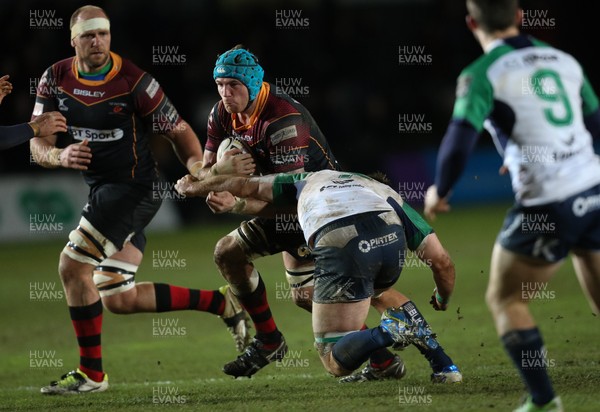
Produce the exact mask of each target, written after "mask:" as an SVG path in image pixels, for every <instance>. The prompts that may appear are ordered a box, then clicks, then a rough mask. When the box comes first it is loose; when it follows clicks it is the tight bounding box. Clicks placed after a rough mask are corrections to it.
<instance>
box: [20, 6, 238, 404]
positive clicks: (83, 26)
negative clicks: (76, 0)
mask: <svg viewBox="0 0 600 412" xmlns="http://www.w3.org/2000/svg"><path fill="white" fill-rule="evenodd" d="M70 28H71V45H72V46H73V47H74V48H75V57H72V58H68V59H65V60H62V61H59V62H57V63H55V64H53V65H52V66H51V67H50V68H49V69H48V70H46V72H45V73H44V75H43V76H42V78H41V80H40V82H39V86H38V95H37V98H36V103H35V107H34V110H33V118H34V119H35V118H37V117H38V116H40V115H42V114H43V113H44V112H48V111H52V110H59V111H60V112H61V113H63V115H64V116H65V117H66V119H67V123H68V124H69V128H68V135H67V136H56V135H53V136H50V137H47V138H34V139H32V140H31V152H32V155H33V156H34V159H35V161H36V162H37V163H38V164H40V165H42V166H44V167H48V168H56V167H64V168H71V169H76V170H80V171H82V174H83V177H84V178H85V181H86V183H87V184H88V185H89V187H90V192H89V196H88V203H87V204H86V205H85V207H84V208H83V211H82V217H81V220H80V222H79V226H78V227H77V228H76V229H75V230H73V231H71V233H70V234H69V241H68V243H67V245H66V246H65V248H64V249H63V251H62V253H61V255H60V262H59V273H60V278H61V281H62V284H63V287H64V289H65V292H66V299H67V304H68V306H69V313H70V316H71V319H72V322H73V327H74V329H75V335H76V337H77V342H78V345H79V350H80V363H79V367H78V368H77V369H76V370H74V371H71V372H69V373H68V374H66V375H64V376H63V377H61V378H60V379H59V380H58V381H56V382H53V383H52V384H51V385H49V386H46V387H43V388H42V389H41V391H42V393H45V394H65V393H84V392H100V391H104V390H106V389H107V387H108V377H107V375H106V374H105V373H104V370H103V367H102V350H101V349H102V346H101V331H102V311H103V305H104V307H106V308H107V309H108V310H110V311H111V312H115V313H120V314H129V313H138V312H166V311H174V310H188V309H190V310H199V311H206V312H210V313H214V314H216V315H220V316H221V317H223V318H224V319H225V318H230V320H233V321H235V322H237V323H236V324H235V325H232V324H231V323H230V324H229V325H230V326H231V327H234V326H235V327H239V328H243V329H245V319H244V318H243V314H244V311H243V309H242V308H241V307H239V305H238V304H237V303H236V301H235V299H234V297H233V295H231V292H230V291H229V289H228V288H227V287H225V288H222V289H220V290H196V289H188V288H183V287H177V286H172V285H168V284H163V283H150V282H143V283H137V284H136V282H135V274H136V271H137V269H138V267H139V265H140V263H141V261H142V257H143V252H144V246H145V244H146V238H145V235H144V228H145V227H146V226H147V225H148V223H150V221H151V220H152V218H153V216H154V215H155V214H156V212H157V211H158V209H159V207H160V201H157V200H156V196H154V195H155V191H156V189H155V187H157V186H160V185H156V182H158V181H159V175H158V171H157V169H156V163H155V161H154V159H153V157H152V154H151V152H150V149H149V139H150V137H151V136H152V135H153V134H155V133H159V134H164V135H165V136H166V137H167V138H168V139H169V140H170V141H171V142H172V143H173V147H174V150H175V152H176V153H177V155H178V157H179V159H180V160H181V162H182V163H183V164H184V165H185V166H186V167H187V168H188V170H190V171H191V172H193V171H194V167H192V166H193V165H194V164H197V163H198V162H200V161H201V160H202V148H201V145H200V142H199V140H198V138H197V136H196V134H195V133H194V131H193V130H192V128H191V127H190V125H189V124H187V123H186V122H185V121H184V120H183V119H182V118H181V116H180V115H179V114H178V112H177V110H176V108H175V107H174V106H173V104H172V103H171V102H170V101H169V99H168V98H167V96H166V95H165V94H164V92H163V90H162V88H161V87H160V85H159V83H158V82H157V81H156V80H155V79H154V78H153V77H152V76H151V75H149V74H148V73H146V72H144V71H142V70H141V69H139V68H138V67H137V66H135V65H134V64H133V63H131V62H130V61H128V60H126V59H123V58H121V56H119V55H118V54H116V53H113V52H111V51H110V41H111V33H110V21H109V20H108V17H107V15H106V13H105V12H104V10H102V9H101V8H99V7H96V6H84V7H81V8H79V9H77V10H76V11H75V12H74V13H73V15H72V17H71V21H70ZM46 84H51V85H53V86H56V87H51V88H49V87H45V85H46ZM49 90H58V92H57V94H56V95H53V94H50V93H49ZM59 138H60V139H63V138H65V139H68V140H69V141H73V140H74V141H75V143H71V144H69V145H67V146H66V147H64V148H60V147H57V146H56V144H57V142H58V139H59ZM59 146H60V144H59ZM159 198H161V199H162V197H160V196H159ZM226 323H227V322H226ZM240 336H245V335H244V334H238V337H240Z"/></svg>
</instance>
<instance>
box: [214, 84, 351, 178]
mask: <svg viewBox="0 0 600 412" xmlns="http://www.w3.org/2000/svg"><path fill="white" fill-rule="evenodd" d="M274 90H275V87H274V86H272V85H271V84H269V83H263V85H262V87H261V89H260V93H259V94H258V96H257V98H256V99H257V106H256V109H255V111H254V113H253V114H252V117H251V122H250V125H248V126H244V125H239V124H238V121H237V117H236V115H232V114H230V113H227V111H226V110H225V106H224V105H223V102H222V101H220V100H219V102H217V104H215V105H214V107H213V109H212V111H211V112H210V116H209V117H208V127H207V133H208V138H207V141H206V145H205V150H210V151H211V152H215V153H216V152H217V149H218V148H219V144H220V143H221V141H223V139H225V138H226V137H235V138H237V139H240V140H243V141H245V142H246V143H248V145H249V146H250V147H251V148H252V149H253V151H254V157H255V159H256V161H257V163H258V165H257V168H258V169H259V171H260V172H262V173H264V174H267V173H283V172H289V171H292V170H296V169H300V168H304V170H306V171H307V172H313V171H317V170H322V169H335V170H337V169H339V166H338V163H337V161H336V160H335V157H334V156H333V153H332V151H331V149H330V147H329V144H328V142H327V140H326V139H325V136H324V135H323V133H322V132H321V130H320V129H319V126H318V125H317V123H316V122H315V120H314V119H313V117H312V115H311V114H310V113H309V111H308V110H307V109H306V108H305V107H304V106H302V105H301V104H300V103H298V102H297V101H295V100H294V99H292V98H291V97H289V96H288V95H286V94H283V93H277V94H276V93H275V92H274Z"/></svg>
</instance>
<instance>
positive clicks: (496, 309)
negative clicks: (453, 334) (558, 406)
mask: <svg viewBox="0 0 600 412" xmlns="http://www.w3.org/2000/svg"><path fill="white" fill-rule="evenodd" d="M559 266H560V263H548V262H543V261H540V260H533V259H531V258H528V257H524V256H520V255H517V254H515V253H513V252H510V251H508V250H507V249H505V248H503V247H502V246H500V245H499V244H496V245H494V250H493V252H492V261H491V271H490V280H489V284H488V289H487V293H486V301H487V304H488V307H489V309H490V311H491V312H492V316H493V318H494V322H495V325H496V330H497V332H498V335H499V336H500V338H501V340H502V343H503V345H504V348H505V349H506V351H507V352H508V354H509V356H510V357H511V359H512V360H513V363H514V364H515V366H516V367H517V369H518V370H519V372H520V373H521V377H522V378H523V380H524V382H525V383H526V384H527V387H528V390H529V393H530V395H531V398H532V401H533V402H534V403H535V404H537V405H544V404H547V403H548V402H551V401H552V400H553V399H554V397H555V396H554V391H553V389H552V384H551V382H550V379H549V377H548V374H547V372H546V368H545V367H544V365H545V362H546V359H545V358H546V354H545V350H544V344H543V341H542V336H541V334H540V332H539V330H538V328H537V327H536V324H535V321H534V319H533V316H532V315H531V312H530V311H529V306H528V303H529V302H528V301H527V300H526V299H523V298H524V297H526V296H524V295H523V290H524V289H525V288H526V289H527V290H531V289H532V288H540V290H541V289H542V288H543V287H544V285H545V284H546V283H547V282H548V281H549V280H550V279H551V278H552V276H553V275H554V273H556V271H557V269H558V268H559ZM529 364H530V365H532V367H527V365H529Z"/></svg>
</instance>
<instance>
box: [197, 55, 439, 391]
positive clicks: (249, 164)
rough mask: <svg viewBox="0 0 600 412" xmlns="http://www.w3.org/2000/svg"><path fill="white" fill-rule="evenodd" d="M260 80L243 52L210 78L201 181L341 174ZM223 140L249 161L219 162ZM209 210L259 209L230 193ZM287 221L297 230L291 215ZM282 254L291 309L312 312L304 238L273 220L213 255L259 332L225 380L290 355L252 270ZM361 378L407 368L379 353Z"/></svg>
mask: <svg viewBox="0 0 600 412" xmlns="http://www.w3.org/2000/svg"><path fill="white" fill-rule="evenodd" d="M263 75H264V71H263V69H262V67H261V66H260V64H259V63H258V59H257V58H256V56H254V55H253V54H252V53H250V52H249V51H248V50H246V49H244V48H243V47H242V46H241V45H238V46H236V47H234V48H233V49H231V50H229V51H227V52H225V53H223V54H222V55H221V56H219V58H218V59H217V62H216V65H215V69H214V71H213V77H214V79H215V82H216V84H217V89H218V92H219V95H220V97H221V100H220V101H219V102H217V103H216V104H215V106H214V107H213V109H212V111H211V113H210V116H209V120H208V139H207V142H206V145H205V151H204V159H203V169H201V170H200V171H199V172H198V175H199V176H205V175H207V174H212V175H219V174H227V173H232V171H233V169H234V166H233V165H235V169H236V170H240V169H241V170H242V171H243V173H253V172H256V171H258V172H259V173H277V172H292V171H295V172H302V171H305V170H306V171H315V170H322V169H338V168H339V166H338V163H337V161H336V159H335V157H334V155H333V153H332V151H331V149H330V147H329V144H328V142H327V140H326V139H325V136H324V135H323V133H322V132H321V130H320V129H319V127H318V125H317V124H316V122H315V120H314V119H313V117H312V115H311V114H310V113H309V111H308V110H307V109H306V108H305V107H304V106H302V105H301V104H300V103H298V102H297V101H295V100H294V99H292V98H290V97H289V96H288V95H286V94H285V93H281V92H279V91H278V90H277V88H276V87H275V86H273V85H271V84H269V83H267V82H263ZM228 137H233V138H235V139H238V140H240V141H242V142H244V145H245V147H246V148H247V149H248V150H249V151H250V152H251V154H250V153H245V154H244V153H240V152H241V151H240V150H232V151H229V152H226V153H225V155H224V156H223V158H222V159H219V161H217V160H218V159H217V152H218V148H219V145H220V143H221V142H222V141H223V140H224V139H225V138H228ZM207 203H208V205H209V206H210V208H211V209H212V210H213V211H215V212H218V213H223V212H234V213H239V214H247V215H254V214H256V213H255V212H256V210H258V209H261V208H262V206H263V205H264V204H263V202H258V201H256V200H252V199H241V198H234V197H233V196H232V195H231V194H229V193H211V194H210V195H209V196H208V198H207ZM286 218H288V219H291V220H292V221H293V222H297V218H296V216H295V214H292V215H290V216H286ZM289 226H292V227H295V225H293V224H292V225H289ZM280 252H281V253H282V256H283V262H284V266H285V269H286V278H287V280H288V282H289V283H290V286H291V290H292V298H293V299H294V302H295V303H296V304H297V305H298V306H301V307H303V308H305V309H307V310H309V311H310V310H311V296H312V287H313V286H312V285H313V272H314V262H313V258H312V256H310V253H309V251H308V249H307V247H306V244H305V241H304V239H303V236H302V232H301V230H296V229H292V230H280V229H278V223H277V219H274V218H263V217H258V218H254V219H252V220H250V221H245V222H242V223H241V225H240V226H239V228H237V229H236V230H234V231H232V232H231V233H229V234H228V235H227V236H225V237H223V238H222V239H221V240H220V241H219V242H218V243H217V245H216V247H215V261H216V263H217V266H218V267H219V270H220V272H221V274H222V275H223V276H224V277H225V279H226V280H227V281H228V282H229V284H230V285H231V289H232V291H233V292H234V294H236V295H237V296H238V298H239V300H240V302H241V304H242V305H243V306H244V307H245V309H246V310H247V311H248V313H249V315H250V317H251V318H252V319H253V321H254V324H255V328H256V332H257V334H256V336H255V339H254V341H253V342H252V345H250V346H249V347H248V348H247V350H246V352H245V353H243V354H242V355H241V356H240V357H238V359H236V360H234V361H232V362H230V363H228V364H226V365H225V367H224V372H225V373H227V374H229V375H233V376H251V375H253V374H254V373H256V372H257V371H258V370H259V369H261V368H262V367H264V366H266V365H267V364H268V363H270V362H273V361H276V360H278V359H280V358H282V357H283V356H284V355H285V353H286V351H287V346H286V343H285V340H284V338H283V335H282V334H281V332H280V331H279V330H278V328H277V326H276V324H275V321H274V319H273V316H272V314H271V311H270V308H269V304H268V301H267V297H266V293H265V285H264V283H263V281H262V279H261V277H260V275H259V273H258V271H257V270H256V268H255V267H254V264H253V261H254V260H255V259H256V258H258V257H260V256H266V255H272V254H276V253H280ZM389 293H390V295H392V294H395V293H398V292H396V291H391V292H389ZM386 295H387V293H386V294H385V295H384V296H383V297H381V298H380V299H374V306H375V307H377V309H378V310H380V311H383V310H384V309H385V308H386V307H387V306H389V305H386V303H385V300H386V298H387V296H386ZM392 298H393V297H392ZM425 356H428V355H425ZM428 359H429V358H428ZM366 373H367V374H366V375H365V376H363V377H362V378H361V379H363V380H365V379H383V378H401V377H402V376H403V375H404V364H403V362H402V360H401V359H400V357H399V356H395V355H394V354H393V353H391V352H390V351H388V350H387V349H384V350H381V351H377V352H376V353H374V354H373V356H372V357H371V360H370V363H369V365H368V367H367V369H366Z"/></svg>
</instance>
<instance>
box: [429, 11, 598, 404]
mask: <svg viewBox="0 0 600 412" xmlns="http://www.w3.org/2000/svg"><path fill="white" fill-rule="evenodd" d="M466 4H467V9H468V12H469V15H468V17H467V25H468V27H469V28H470V29H471V31H472V32H473V34H474V35H475V38H476V39H477V41H478V42H479V44H480V45H481V47H482V48H483V50H484V51H485V54H484V55H483V56H481V57H480V58H478V59H477V60H475V62H473V63H472V64H470V65H469V66H467V67H466V68H465V69H464V70H463V71H462V73H461V74H460V76H459V77H458V86H457V93H456V102H455V104H454V112H453V114H452V120H451V122H450V125H449V127H448V130H447V131H446V134H445V136H444V138H443V141H442V143H441V145H440V150H439V154H438V160H437V172H436V177H435V185H433V186H432V187H430V188H429V189H428V192H427V196H426V199H425V214H426V216H428V217H429V218H433V217H435V214H436V213H437V212H443V211H447V210H448V208H449V206H448V198H449V194H450V190H451V188H452V187H453V186H454V184H455V183H456V181H457V180H458V178H459V176H460V174H461V172H462V171H463V169H464V166H465V164H466V161H467V158H468V155H469V153H470V152H471V150H472V149H473V147H474V146H475V142H476V141H477V138H478V136H479V135H480V133H481V132H482V131H483V129H484V127H486V128H488V127H492V126H495V128H497V129H499V131H500V133H496V129H490V132H491V134H492V135H500V136H507V140H506V141H504V142H502V143H503V144H502V146H503V153H502V154H503V157H504V164H503V168H502V170H506V169H507V170H508V171H509V172H510V175H511V180H512V186H513V191H514V193H515V199H516V203H515V205H514V206H513V208H512V209H511V210H510V211H509V212H508V214H507V216H506V218H505V221H504V226H503V228H502V230H501V231H500V233H499V235H498V238H497V239H496V243H495V245H494V250H493V252H492V258H491V271H490V279H489V285H488V289H487V293H486V301H487V304H488V306H489V308H490V310H491V313H492V315H493V318H494V322H495V326H496V329H497V332H498V335H499V336H500V338H501V340H502V344H503V346H504V348H505V349H506V351H507V353H508V355H509V356H510V357H511V359H512V360H513V362H514V364H515V366H516V367H517V369H518V370H519V372H520V374H521V377H522V379H523V381H524V382H525V384H526V385H527V391H528V398H527V400H526V401H525V402H524V403H523V405H521V407H519V408H518V409H517V410H518V411H562V410H563V408H562V404H561V400H560V397H558V396H556V395H555V393H554V390H553V387H552V384H551V382H550V379H549V377H548V373H547V371H546V368H545V367H544V365H545V349H544V343H543V340H542V335H541V333H540V331H539V329H538V328H537V326H536V323H535V321H534V319H533V317H532V315H531V312H530V311H529V307H528V304H529V301H528V300H526V299H524V298H523V295H522V289H523V285H528V286H529V287H531V286H532V285H535V286H534V287H539V288H544V287H545V285H546V283H547V282H548V281H549V280H550V279H551V278H552V276H553V275H554V274H555V273H556V271H557V269H558V268H559V266H560V264H561V263H562V261H563V260H564V258H565V257H566V256H567V255H568V254H569V252H572V253H573V256H572V258H573V263H574V268H575V272H576V273H577V276H578V278H579V281H580V283H581V286H582V288H583V289H584V291H585V294H586V295H587V297H588V298H589V301H590V304H591V306H592V309H593V310H594V312H596V313H598V311H599V309H600V252H599V250H600V201H599V199H600V162H599V160H598V157H597V156H596V155H595V153H594V149H593V146H592V136H594V137H599V136H600V110H599V109H598V98H597V97H596V94H595V93H594V91H593V90H592V87H591V85H590V83H589V81H588V80H587V78H586V76H585V75H584V73H583V70H582V68H581V66H580V65H579V63H578V62H577V61H576V60H575V59H574V58H573V57H572V56H570V55H569V54H567V53H565V52H563V51H560V50H557V49H555V48H553V47H551V46H549V45H548V44H545V43H543V42H541V41H539V40H537V39H535V38H533V37H530V36H527V35H523V34H520V32H519V24H520V21H521V19H522V10H521V9H520V8H519V4H518V1H517V0H467V2H466ZM531 218H537V219H541V218H544V219H547V221H548V222H551V223H552V224H553V226H554V227H555V229H554V230H552V231H550V232H547V231H545V230H537V229H533V230H529V227H528V226H527V225H523V223H526V222H527V221H528V220H530V219H531ZM525 357H527V359H528V362H523V359H524V358H525ZM530 362H532V363H530ZM531 364H534V365H535V367H527V365H531Z"/></svg>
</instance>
